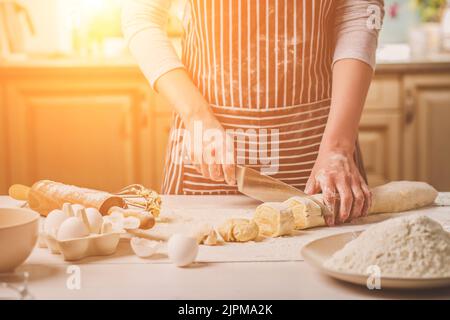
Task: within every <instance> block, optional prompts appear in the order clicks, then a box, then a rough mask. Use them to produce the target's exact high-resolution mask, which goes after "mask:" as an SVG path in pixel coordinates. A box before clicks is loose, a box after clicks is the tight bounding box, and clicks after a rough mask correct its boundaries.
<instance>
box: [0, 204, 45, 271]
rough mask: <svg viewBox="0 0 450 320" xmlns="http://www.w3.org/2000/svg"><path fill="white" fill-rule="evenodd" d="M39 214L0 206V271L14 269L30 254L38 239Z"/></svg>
mask: <svg viewBox="0 0 450 320" xmlns="http://www.w3.org/2000/svg"><path fill="white" fill-rule="evenodd" d="M38 229H39V214H38V213H36V212H34V211H32V210H29V209H20V208H1V207H0V273H8V272H12V271H14V269H15V268H17V267H18V266H20V265H21V264H22V263H24V262H25V260H26V259H27V258H28V256H29V255H30V253H31V251H32V250H33V248H34V246H35V245H36V242H37V239H38Z"/></svg>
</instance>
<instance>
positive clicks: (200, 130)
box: [155, 69, 236, 185]
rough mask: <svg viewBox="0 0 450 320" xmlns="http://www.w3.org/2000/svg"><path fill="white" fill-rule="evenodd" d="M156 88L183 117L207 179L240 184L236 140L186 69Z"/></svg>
mask: <svg viewBox="0 0 450 320" xmlns="http://www.w3.org/2000/svg"><path fill="white" fill-rule="evenodd" d="M155 88H156V89H157V91H159V93H160V94H162V96H163V97H165V98H166V99H167V101H168V102H169V103H170V104H171V105H172V106H173V108H174V109H175V110H176V112H177V113H178V114H179V115H180V116H181V119H182V120H183V123H184V125H185V128H186V131H185V132H183V134H184V135H186V136H185V137H183V140H184V142H185V144H187V147H188V148H189V151H190V158H191V159H190V160H191V162H192V164H193V165H195V167H196V168H197V170H198V172H199V173H201V174H202V175H203V176H204V177H205V178H208V179H211V180H215V181H224V180H225V181H226V182H227V183H228V184H229V185H235V184H236V177H235V155H234V143H233V140H232V138H231V137H229V136H228V135H227V134H226V133H225V130H224V129H223V127H222V125H221V124H220V122H219V121H218V120H217V119H216V117H215V116H214V114H213V113H212V111H211V109H210V106H209V103H208V101H207V100H206V99H205V98H204V97H203V95H202V94H201V93H200V91H199V90H198V88H197V87H196V86H195V85H194V83H193V82H192V80H191V79H190V78H189V75H188V74H187V72H186V71H185V70H183V69H175V70H172V71H169V72H167V73H166V74H164V75H163V76H161V77H160V78H159V79H158V81H157V82H156V84H155Z"/></svg>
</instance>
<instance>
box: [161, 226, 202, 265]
mask: <svg viewBox="0 0 450 320" xmlns="http://www.w3.org/2000/svg"><path fill="white" fill-rule="evenodd" d="M167 251H168V254H169V258H170V260H171V261H172V263H173V264H175V265H176V266H177V267H186V266H188V265H190V264H191V263H192V262H194V261H195V258H197V253H198V242H197V239H195V238H194V237H189V236H186V235H183V234H175V235H173V236H172V237H171V238H170V239H169V243H168V244H167Z"/></svg>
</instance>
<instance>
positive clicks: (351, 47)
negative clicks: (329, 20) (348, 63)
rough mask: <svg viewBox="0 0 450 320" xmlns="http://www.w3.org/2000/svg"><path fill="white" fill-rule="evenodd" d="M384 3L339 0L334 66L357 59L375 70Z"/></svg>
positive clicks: (362, 0) (377, 1)
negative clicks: (339, 62) (343, 60)
mask: <svg viewBox="0 0 450 320" xmlns="http://www.w3.org/2000/svg"><path fill="white" fill-rule="evenodd" d="M383 18H384V0H338V3H337V7H336V18H335V41H336V43H335V51H334V58H333V64H334V63H336V62H337V61H339V60H342V59H349V58H350V59H357V60H360V61H363V62H365V63H367V64H368V65H370V66H371V67H372V69H375V65H376V50H377V46H378V34H379V31H380V29H381V25H382V22H383Z"/></svg>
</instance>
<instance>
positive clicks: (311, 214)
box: [284, 197, 325, 230]
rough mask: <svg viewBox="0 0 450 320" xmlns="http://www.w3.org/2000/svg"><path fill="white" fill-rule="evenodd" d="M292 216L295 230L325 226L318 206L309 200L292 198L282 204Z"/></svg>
mask: <svg viewBox="0 0 450 320" xmlns="http://www.w3.org/2000/svg"><path fill="white" fill-rule="evenodd" d="M284 203H285V204H286V205H287V206H289V208H291V210H292V213H293V215H294V221H295V229H296V230H303V229H309V228H314V227H319V226H324V225H325V220H324V219H323V216H322V209H321V208H320V206H319V205H318V204H317V203H316V202H314V201H313V200H311V199H309V198H304V197H293V198H290V199H288V200H286V201H285V202H284Z"/></svg>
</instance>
